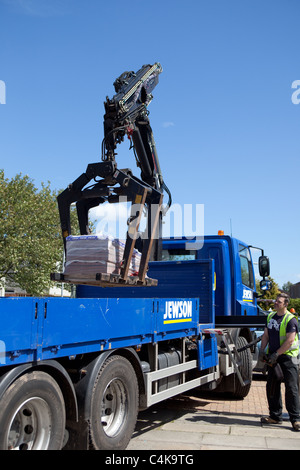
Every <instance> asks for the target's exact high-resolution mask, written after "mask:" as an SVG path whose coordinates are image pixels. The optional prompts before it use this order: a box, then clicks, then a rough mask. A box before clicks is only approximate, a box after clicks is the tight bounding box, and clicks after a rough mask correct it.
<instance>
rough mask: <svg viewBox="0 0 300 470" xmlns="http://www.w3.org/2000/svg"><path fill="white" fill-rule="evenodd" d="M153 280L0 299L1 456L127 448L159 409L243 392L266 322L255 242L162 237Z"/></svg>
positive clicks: (152, 266)
mask: <svg viewBox="0 0 300 470" xmlns="http://www.w3.org/2000/svg"><path fill="white" fill-rule="evenodd" d="M202 244H203V246H202ZM199 246H200V247H199ZM265 258H266V257H262V259H263V261H265ZM246 268H247V269H246ZM265 273H266V271H264V272H263V273H262V274H265ZM149 275H151V276H152V277H153V278H155V279H157V280H158V285H157V286H152V287H143V286H141V287H140V286H139V287H135V286H132V287H131V286H126V287H97V286H90V285H78V286H77V294H76V298H51V297H45V298H31V297H23V298H13V297H11V298H9V297H7V298H1V299H0V318H1V337H0V348H1V354H0V448H1V449H22V450H27V449H61V448H65V449H88V448H90V447H92V448H94V449H105V450H111V449H113V450H117V449H124V448H126V446H127V444H128V442H129V440H130V438H131V435H132V433H133V431H134V428H135V424H136V419H137V414H138V411H139V410H141V409H145V408H147V407H149V406H151V405H153V404H154V403H157V402H160V401H162V400H165V399H167V398H169V397H171V396H174V395H176V394H179V393H183V392H186V391H188V390H191V389H193V388H198V387H205V388H206V390H207V389H211V390H213V389H215V390H216V391H218V390H227V391H228V392H230V393H232V394H233V395H234V396H236V397H243V396H246V395H247V393H248V391H249V389H250V386H251V376H252V363H253V360H255V345H254V346H251V347H249V348H245V346H247V345H249V344H251V342H253V339H255V338H253V333H252V330H253V328H254V327H255V326H257V325H261V324H262V321H261V317H258V316H257V305H256V293H255V283H254V270H253V263H252V258H251V254H250V250H249V248H248V246H247V245H245V244H244V243H242V242H240V241H238V240H236V239H234V238H231V237H227V236H215V237H213V236H212V237H205V238H204V240H202V241H201V243H200V245H199V240H197V239H194V240H185V239H182V240H176V239H168V240H164V241H163V260H162V261H157V262H150V263H149ZM263 320H264V319H263ZM224 353H225V354H224Z"/></svg>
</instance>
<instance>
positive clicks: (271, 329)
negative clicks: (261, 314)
mask: <svg viewBox="0 0 300 470" xmlns="http://www.w3.org/2000/svg"><path fill="white" fill-rule="evenodd" d="M283 319H284V315H282V316H279V315H277V313H275V315H274V316H273V317H272V318H271V320H270V321H269V323H268V324H267V328H268V333H269V353H270V354H272V353H273V352H275V351H277V349H279V348H280V338H279V330H280V325H281V322H282V320H283ZM286 332H287V333H294V332H296V333H297V334H298V321H297V320H296V318H295V317H294V318H292V319H291V320H290V321H289V322H288V324H287V326H286Z"/></svg>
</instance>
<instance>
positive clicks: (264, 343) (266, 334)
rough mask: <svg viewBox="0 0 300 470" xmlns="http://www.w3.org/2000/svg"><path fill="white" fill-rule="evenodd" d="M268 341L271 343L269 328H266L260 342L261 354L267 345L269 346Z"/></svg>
mask: <svg viewBox="0 0 300 470" xmlns="http://www.w3.org/2000/svg"><path fill="white" fill-rule="evenodd" d="M268 343H269V332H268V328H265V329H264V334H263V335H262V337H261V343H260V353H261V354H262V353H263V351H264V350H265V349H266V346H267V344H268Z"/></svg>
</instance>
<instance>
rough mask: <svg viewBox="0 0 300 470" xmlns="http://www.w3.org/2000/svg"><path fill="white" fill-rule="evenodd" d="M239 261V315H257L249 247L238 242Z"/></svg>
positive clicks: (237, 267)
mask: <svg viewBox="0 0 300 470" xmlns="http://www.w3.org/2000/svg"><path fill="white" fill-rule="evenodd" d="M238 255H239V256H238V262H237V266H236V269H237V280H238V281H240V282H238V283H237V284H238V285H237V315H256V299H255V297H254V295H253V293H254V291H255V280H254V270H253V263H252V258H251V253H250V250H249V248H248V247H247V246H246V245H243V244H242V243H239V244H238Z"/></svg>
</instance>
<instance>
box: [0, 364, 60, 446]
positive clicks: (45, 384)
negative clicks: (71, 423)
mask: <svg viewBox="0 0 300 470" xmlns="http://www.w3.org/2000/svg"><path fill="white" fill-rule="evenodd" d="M64 432H65V405H64V399H63V395H62V393H61V390H60V388H59V386H58V385H57V383H56V382H55V380H54V379H53V378H52V377H51V376H50V375H48V374H46V373H45V372H41V371H32V372H29V373H27V374H25V375H23V376H21V377H20V378H19V379H17V380H16V381H15V382H14V383H13V384H12V385H11V386H10V387H9V388H8V389H7V390H6V392H5V393H4V395H3V397H2V400H1V406H0V449H1V450H59V449H61V447H62V443H63V438H64Z"/></svg>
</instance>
